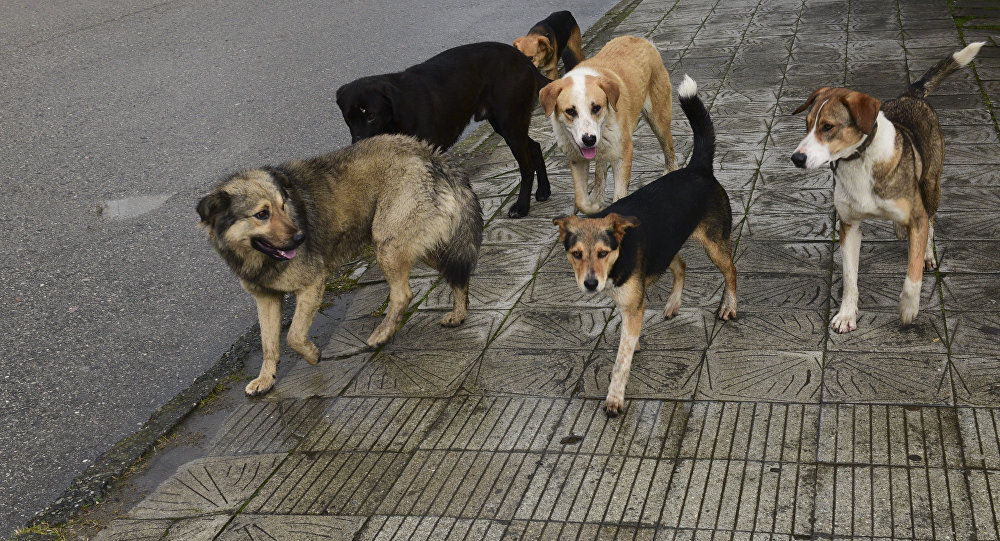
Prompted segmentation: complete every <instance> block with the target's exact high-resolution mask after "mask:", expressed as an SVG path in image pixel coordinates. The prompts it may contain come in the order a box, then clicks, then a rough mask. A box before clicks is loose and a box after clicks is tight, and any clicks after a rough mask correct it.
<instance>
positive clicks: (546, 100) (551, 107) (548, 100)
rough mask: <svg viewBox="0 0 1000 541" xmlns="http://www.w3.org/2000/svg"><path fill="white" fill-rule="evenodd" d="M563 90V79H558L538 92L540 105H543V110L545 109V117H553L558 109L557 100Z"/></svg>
mask: <svg viewBox="0 0 1000 541" xmlns="http://www.w3.org/2000/svg"><path fill="white" fill-rule="evenodd" d="M562 89H563V82H562V79H556V80H555V81H552V82H551V83H549V84H547V85H545V86H543V87H542V89H541V90H539V91H538V103H540V104H542V109H545V116H552V111H555V109H556V99H558V98H559V93H560V92H562Z"/></svg>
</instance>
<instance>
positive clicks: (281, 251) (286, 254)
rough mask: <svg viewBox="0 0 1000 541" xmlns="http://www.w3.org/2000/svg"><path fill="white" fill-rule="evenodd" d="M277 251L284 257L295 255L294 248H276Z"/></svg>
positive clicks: (289, 257)
mask: <svg viewBox="0 0 1000 541" xmlns="http://www.w3.org/2000/svg"><path fill="white" fill-rule="evenodd" d="M278 253H279V254H281V255H282V256H284V257H285V259H291V258H293V257H295V250H294V249H292V250H278Z"/></svg>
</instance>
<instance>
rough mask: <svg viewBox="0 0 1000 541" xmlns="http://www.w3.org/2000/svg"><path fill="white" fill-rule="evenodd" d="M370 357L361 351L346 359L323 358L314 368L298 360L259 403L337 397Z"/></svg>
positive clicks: (368, 353)
mask: <svg viewBox="0 0 1000 541" xmlns="http://www.w3.org/2000/svg"><path fill="white" fill-rule="evenodd" d="M371 355H372V352H370V351H365V352H364V353H360V354H357V355H351V356H348V357H334V358H326V357H324V358H323V359H321V360H320V362H319V364H315V365H312V364H309V363H307V362H306V361H305V360H302V359H299V360H297V361H296V364H295V366H293V367H292V369H291V370H290V371H289V372H288V373H287V374H285V375H282V376H279V377H278V381H277V383H275V384H274V389H272V390H271V392H269V393H268V394H266V395H264V398H263V400H265V401H276V402H280V401H285V400H290V399H292V400H302V399H306V398H311V397H332V396H338V395H340V393H342V392H343V391H344V389H345V388H347V384H348V383H350V382H351V380H352V379H354V376H356V375H357V373H358V371H359V370H361V367H362V366H364V365H365V363H366V362H367V361H368V358H369V357H371Z"/></svg>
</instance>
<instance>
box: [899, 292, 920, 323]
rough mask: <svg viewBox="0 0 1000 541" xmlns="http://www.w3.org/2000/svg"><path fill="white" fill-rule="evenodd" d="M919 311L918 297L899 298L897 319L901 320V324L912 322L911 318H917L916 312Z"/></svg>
mask: <svg viewBox="0 0 1000 541" xmlns="http://www.w3.org/2000/svg"><path fill="white" fill-rule="evenodd" d="M919 311H920V298H919V297H917V296H914V298H912V299H909V298H906V297H901V298H900V299H899V320H900V321H902V322H903V325H909V324H910V323H913V320H914V319H916V318H917V312H919Z"/></svg>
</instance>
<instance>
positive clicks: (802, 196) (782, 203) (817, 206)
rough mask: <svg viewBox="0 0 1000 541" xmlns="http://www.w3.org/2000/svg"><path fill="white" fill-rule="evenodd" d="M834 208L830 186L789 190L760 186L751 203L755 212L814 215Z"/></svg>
mask: <svg viewBox="0 0 1000 541" xmlns="http://www.w3.org/2000/svg"><path fill="white" fill-rule="evenodd" d="M832 208H833V190H830V189H828V188H824V189H819V190H804V189H802V190H795V191H788V190H781V189H761V188H760V187H758V188H757V189H755V190H754V198H753V202H752V203H751V205H750V210H751V212H754V213H758V212H759V213H762V214H774V213H778V214H780V213H788V214H811V215H813V216H815V215H817V214H824V213H828V212H829V210H830V209H832ZM827 215H828V214H827Z"/></svg>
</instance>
